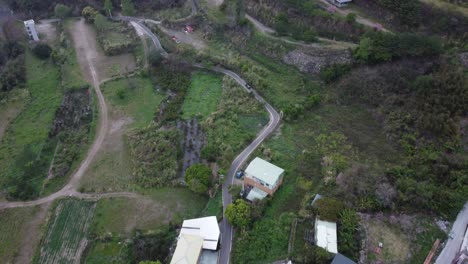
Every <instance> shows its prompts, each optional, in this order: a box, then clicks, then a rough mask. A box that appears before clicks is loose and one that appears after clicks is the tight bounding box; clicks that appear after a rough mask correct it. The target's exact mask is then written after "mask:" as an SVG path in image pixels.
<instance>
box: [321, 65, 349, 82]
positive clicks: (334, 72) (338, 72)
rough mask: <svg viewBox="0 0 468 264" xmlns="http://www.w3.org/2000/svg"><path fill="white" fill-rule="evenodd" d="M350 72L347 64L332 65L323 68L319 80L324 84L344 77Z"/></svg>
mask: <svg viewBox="0 0 468 264" xmlns="http://www.w3.org/2000/svg"><path fill="white" fill-rule="evenodd" d="M350 70H351V65H348V64H333V65H331V66H329V67H326V68H323V69H322V70H321V71H320V78H321V79H322V80H323V81H325V82H326V83H330V82H333V81H336V80H338V79H339V78H340V77H341V76H343V75H345V74H346V73H348V72H349V71H350Z"/></svg>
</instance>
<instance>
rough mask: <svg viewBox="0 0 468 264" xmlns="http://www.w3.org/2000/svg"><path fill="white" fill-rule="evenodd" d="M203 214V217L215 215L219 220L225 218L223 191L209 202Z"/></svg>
mask: <svg viewBox="0 0 468 264" xmlns="http://www.w3.org/2000/svg"><path fill="white" fill-rule="evenodd" d="M202 214H203V216H213V215H215V216H216V217H217V219H218V220H221V217H222V216H223V194H222V192H221V191H218V193H217V194H216V196H215V197H213V198H211V199H210V200H208V203H206V206H205V208H204V209H203V212H202Z"/></svg>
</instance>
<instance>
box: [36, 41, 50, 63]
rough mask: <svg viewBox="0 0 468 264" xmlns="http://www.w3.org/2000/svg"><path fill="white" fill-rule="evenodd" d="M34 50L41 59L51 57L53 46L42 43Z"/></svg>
mask: <svg viewBox="0 0 468 264" xmlns="http://www.w3.org/2000/svg"><path fill="white" fill-rule="evenodd" d="M33 52H34V55H36V56H37V57H38V58H39V59H41V60H45V59H48V58H49V57H50V54H51V53H52V48H51V47H50V46H49V45H47V44H45V43H40V44H37V45H36V46H35V47H34V48H33Z"/></svg>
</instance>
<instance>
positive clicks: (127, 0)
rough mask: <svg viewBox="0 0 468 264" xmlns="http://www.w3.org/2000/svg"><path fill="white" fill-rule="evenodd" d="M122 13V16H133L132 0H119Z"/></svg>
mask: <svg viewBox="0 0 468 264" xmlns="http://www.w3.org/2000/svg"><path fill="white" fill-rule="evenodd" d="M121 6H122V14H123V15H124V16H134V15H135V7H134V6H133V2H132V0H121Z"/></svg>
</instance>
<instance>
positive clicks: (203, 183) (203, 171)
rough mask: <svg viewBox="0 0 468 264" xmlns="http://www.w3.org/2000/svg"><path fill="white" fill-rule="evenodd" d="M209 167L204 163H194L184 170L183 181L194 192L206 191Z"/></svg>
mask: <svg viewBox="0 0 468 264" xmlns="http://www.w3.org/2000/svg"><path fill="white" fill-rule="evenodd" d="M210 177H211V169H210V168H208V166H206V165H205V164H201V163H199V164H194V165H192V166H190V167H189V168H188V169H187V171H186V172H185V181H186V182H187V184H188V186H189V188H190V190H192V191H193V192H196V193H206V192H207V191H208V188H209V187H210Z"/></svg>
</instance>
